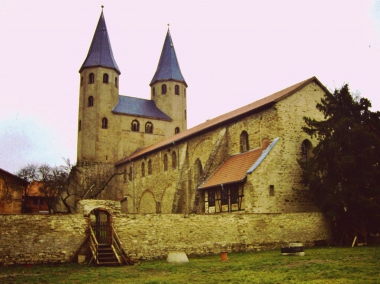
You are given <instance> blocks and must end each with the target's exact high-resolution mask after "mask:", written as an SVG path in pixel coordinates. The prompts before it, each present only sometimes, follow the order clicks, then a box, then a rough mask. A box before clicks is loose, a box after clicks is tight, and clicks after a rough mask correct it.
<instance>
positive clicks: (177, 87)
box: [174, 85, 179, 95]
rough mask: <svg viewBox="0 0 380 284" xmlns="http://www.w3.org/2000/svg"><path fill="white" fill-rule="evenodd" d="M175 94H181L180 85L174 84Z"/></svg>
mask: <svg viewBox="0 0 380 284" xmlns="http://www.w3.org/2000/svg"><path fill="white" fill-rule="evenodd" d="M174 94H176V95H179V86H178V85H175V86H174Z"/></svg>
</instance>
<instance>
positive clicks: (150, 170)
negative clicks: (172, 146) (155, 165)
mask: <svg viewBox="0 0 380 284" xmlns="http://www.w3.org/2000/svg"><path fill="white" fill-rule="evenodd" d="M152 172H153V169H152V160H151V159H149V161H148V175H151V174H152Z"/></svg>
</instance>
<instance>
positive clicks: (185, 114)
mask: <svg viewBox="0 0 380 284" xmlns="http://www.w3.org/2000/svg"><path fill="white" fill-rule="evenodd" d="M186 119H187V115H186V110H185V120H186Z"/></svg>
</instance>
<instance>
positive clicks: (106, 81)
mask: <svg viewBox="0 0 380 284" xmlns="http://www.w3.org/2000/svg"><path fill="white" fill-rule="evenodd" d="M108 78H109V76H108V74H107V73H104V74H103V83H105V84H108Z"/></svg>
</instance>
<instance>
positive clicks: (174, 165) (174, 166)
mask: <svg viewBox="0 0 380 284" xmlns="http://www.w3.org/2000/svg"><path fill="white" fill-rule="evenodd" d="M172 168H173V169H176V168H177V153H176V152H175V151H173V152H172Z"/></svg>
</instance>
